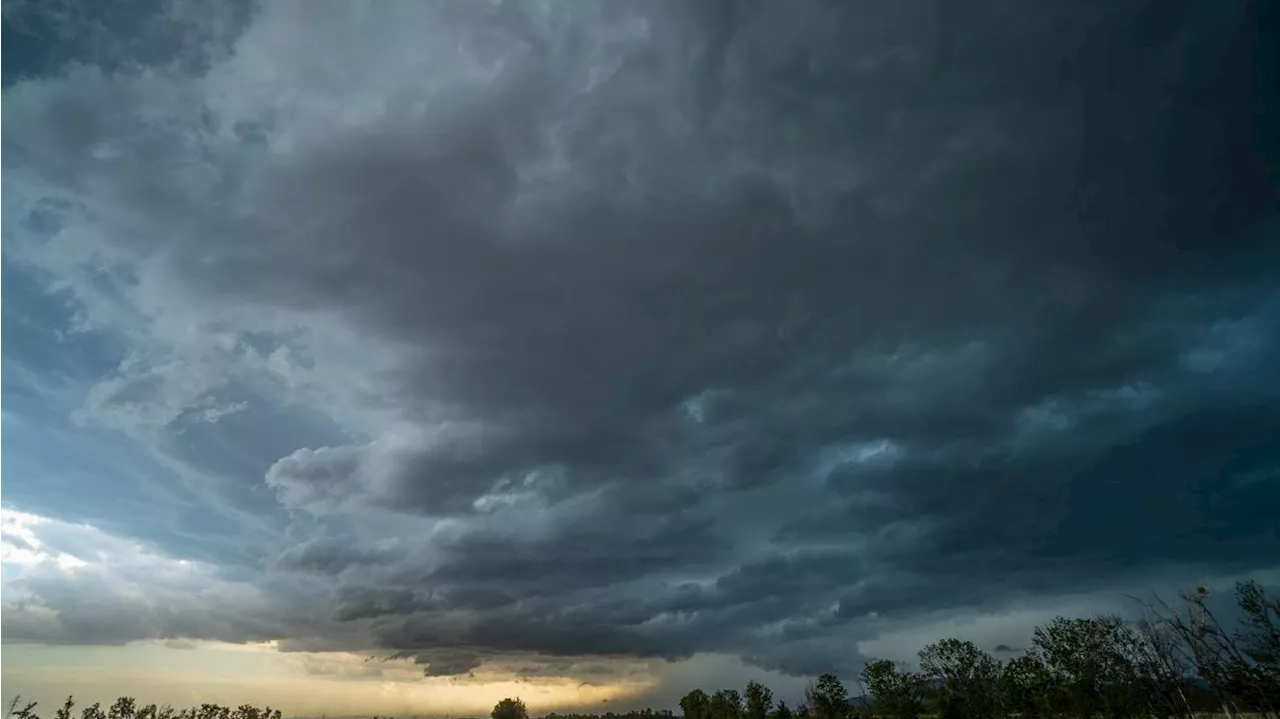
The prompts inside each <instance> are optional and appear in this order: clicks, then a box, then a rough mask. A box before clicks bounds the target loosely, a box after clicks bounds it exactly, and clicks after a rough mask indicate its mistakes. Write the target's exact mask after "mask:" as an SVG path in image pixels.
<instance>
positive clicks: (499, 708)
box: [489, 697, 529, 719]
mask: <svg viewBox="0 0 1280 719" xmlns="http://www.w3.org/2000/svg"><path fill="white" fill-rule="evenodd" d="M489 718H490V719H529V709H528V708H527V707H525V705H524V702H523V701H521V700H520V697H516V698H515V699H512V698H510V697H507V698H506V699H503V700H502V701H500V702H498V703H497V704H496V705H494V707H493V711H492V712H489Z"/></svg>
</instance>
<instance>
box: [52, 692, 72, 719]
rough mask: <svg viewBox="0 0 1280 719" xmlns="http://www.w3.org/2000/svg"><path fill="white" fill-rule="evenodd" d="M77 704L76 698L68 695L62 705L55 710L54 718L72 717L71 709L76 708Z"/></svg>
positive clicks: (65, 718)
mask: <svg viewBox="0 0 1280 719" xmlns="http://www.w3.org/2000/svg"><path fill="white" fill-rule="evenodd" d="M75 705H76V700H75V699H73V698H71V697H69V696H68V697H67V700H66V701H65V702H63V703H62V706H61V707H59V708H58V709H57V710H56V711H54V712H53V719H71V710H72V709H73V708H75Z"/></svg>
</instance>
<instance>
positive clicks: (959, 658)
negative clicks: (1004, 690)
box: [919, 639, 1000, 719]
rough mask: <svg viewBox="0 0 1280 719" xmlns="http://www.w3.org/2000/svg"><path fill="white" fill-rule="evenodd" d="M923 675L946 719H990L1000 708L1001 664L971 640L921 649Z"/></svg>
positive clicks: (935, 708) (936, 708) (937, 706)
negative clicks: (998, 685) (999, 683)
mask: <svg viewBox="0 0 1280 719" xmlns="http://www.w3.org/2000/svg"><path fill="white" fill-rule="evenodd" d="M919 656H920V672H921V674H922V675H923V677H924V679H926V680H927V681H928V682H929V684H930V685H931V688H930V689H929V691H928V694H930V695H931V697H932V698H933V703H934V711H935V712H936V713H937V714H938V715H939V716H940V717H942V719H990V717H993V716H995V714H996V710H997V708H998V694H997V683H998V680H999V677H1000V664H999V662H997V661H996V660H995V659H994V658H992V657H991V655H989V654H987V653H986V652H984V651H982V650H981V649H979V648H978V645H976V644H974V643H973V642H970V641H962V640H959V639H943V640H941V641H938V642H934V643H933V644H930V645H929V646H927V647H925V648H924V649H922V650H920V654H919Z"/></svg>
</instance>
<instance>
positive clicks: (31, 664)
mask: <svg viewBox="0 0 1280 719" xmlns="http://www.w3.org/2000/svg"><path fill="white" fill-rule="evenodd" d="M175 646H182V647H184V648H173V647H175ZM188 647H189V648H188ZM366 659H367V658H366V657H361V656H358V655H355V654H348V653H338V652H332V653H281V652H278V651H277V650H276V648H275V646H274V645H272V644H258V645H234V644H221V643H213V642H197V643H170V644H169V645H166V644H164V643H158V642H147V643H137V644H131V645H127V646H122V647H52V646H34V645H16V646H15V645H10V646H6V647H5V648H4V650H3V663H2V668H3V686H4V697H5V699H6V700H8V699H11V698H12V696H13V695H15V694H18V693H20V694H22V695H23V696H24V697H27V698H28V699H31V700H37V701H39V702H40V705H41V706H42V707H47V708H51V707H53V706H56V705H58V704H60V703H61V701H62V699H64V698H65V697H66V696H67V695H68V694H71V695H74V696H76V697H77V704H78V705H80V706H84V705H86V704H91V703H93V702H95V701H97V702H102V703H103V704H104V705H106V704H109V703H110V702H111V701H113V700H114V699H115V698H116V697H118V696H134V697H136V698H137V699H138V700H139V701H141V702H144V703H151V702H155V703H157V704H165V703H168V704H172V705H174V706H188V705H194V704H199V703H203V702H213V703H218V704H226V705H231V706H237V705H239V704H245V703H249V704H256V705H266V704H269V705H271V706H274V707H278V708H281V709H282V710H283V711H284V712H285V714H286V716H299V715H302V716H308V715H321V714H329V715H347V714H364V715H369V714H383V715H387V714H390V715H395V716H413V715H426V716H444V715H453V716H458V715H466V716H477V717H482V716H487V715H488V713H489V711H490V710H491V709H492V708H493V705H494V704H495V703H496V702H497V701H498V700H499V699H502V698H503V697H507V696H519V697H521V698H522V699H524V701H525V702H526V703H527V704H528V705H529V707H530V709H531V710H532V711H534V712H535V713H539V714H541V713H546V712H549V711H565V710H573V709H583V710H588V709H590V710H600V709H601V707H602V706H607V705H608V704H607V703H614V702H617V701H620V700H625V699H627V698H628V697H635V696H639V695H642V694H644V693H645V692H647V691H648V690H650V689H652V688H653V686H654V678H653V677H644V676H640V677H634V676H633V677H630V678H628V679H626V680H620V681H615V682H612V683H602V684H594V685H593V684H584V683H583V682H582V680H581V679H579V678H574V677H539V678H528V679H525V678H516V677H514V676H513V675H511V674H510V673H503V671H502V670H501V669H496V670H495V669H488V668H486V667H480V668H479V669H477V670H476V671H475V672H473V673H472V674H471V675H469V676H468V675H463V676H454V677H424V676H423V675H422V668H421V667H419V666H415V665H414V664H413V663H412V662H409V661H379V660H372V661H367V660H366Z"/></svg>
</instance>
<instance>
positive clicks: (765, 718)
mask: <svg viewBox="0 0 1280 719" xmlns="http://www.w3.org/2000/svg"><path fill="white" fill-rule="evenodd" d="M744 695H745V697H746V700H747V710H746V717H747V719H769V713H770V712H772V711H773V692H772V691H770V690H769V688H768V687H766V686H765V685H763V684H761V683H760V682H754V681H753V682H747V690H746V692H744Z"/></svg>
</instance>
